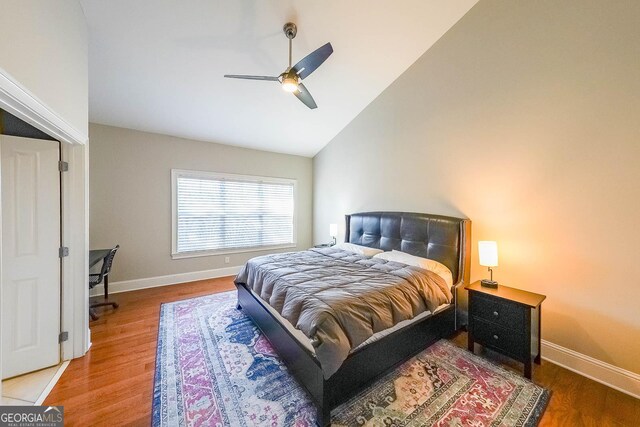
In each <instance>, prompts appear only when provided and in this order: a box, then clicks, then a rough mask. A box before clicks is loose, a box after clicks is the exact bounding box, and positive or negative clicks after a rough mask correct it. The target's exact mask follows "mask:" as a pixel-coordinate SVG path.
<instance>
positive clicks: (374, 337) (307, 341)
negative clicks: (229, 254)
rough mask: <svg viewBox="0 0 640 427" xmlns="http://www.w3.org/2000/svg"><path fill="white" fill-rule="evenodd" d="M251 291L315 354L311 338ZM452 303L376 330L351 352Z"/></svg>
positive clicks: (252, 292) (254, 294)
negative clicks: (378, 330)
mask: <svg viewBox="0 0 640 427" xmlns="http://www.w3.org/2000/svg"><path fill="white" fill-rule="evenodd" d="M249 292H251V294H252V295H253V296H254V298H256V299H257V300H258V301H260V302H261V303H263V305H264V306H265V307H266V309H267V310H268V311H269V313H271V314H272V315H273V317H274V318H275V319H276V320H277V321H278V322H280V324H281V325H282V326H284V327H285V328H286V329H287V330H288V331H289V332H290V333H291V335H293V337H294V338H295V339H296V340H298V342H300V343H301V344H302V345H303V346H304V347H305V348H306V349H307V350H309V351H310V352H311V353H313V354H315V352H316V351H315V349H314V347H313V345H312V344H311V340H310V339H309V338H308V337H307V336H306V335H305V334H304V333H303V332H302V331H301V330H300V329H296V328H294V327H293V325H292V324H291V322H289V321H288V320H287V319H285V318H284V317H282V316H281V315H280V313H278V312H277V311H276V310H275V309H274V308H273V307H271V306H270V305H269V304H267V303H266V302H265V301H264V300H263V299H262V298H260V296H259V295H258V294H257V293H255V292H254V291H252V290H251V289H249ZM450 305H451V304H442V305H440V306H438V308H436V309H435V310H434V311H433V313H431V312H430V311H428V310H427V311H423V312H422V313H420V314H419V315H417V316H416V317H414V318H413V319H408V320H403V321H402V322H400V323H397V324H396V325H394V326H393V327H391V328H387V329H384V330H382V331H380V332H376V333H375V334H373V335H372V336H371V337H370V338H369V339H368V340H366V341H364V342H363V343H362V344H360V345H359V346H357V347H356V348H354V349H353V350H351V353H353V352H355V351H357V350H360V349H361V348H363V347H365V346H367V345H369V344H371V343H374V342H376V341H378V340H380V339H382V338H384V337H386V336H387V335H389V334H392V333H393V332H395V331H398V330H400V329H402V328H404V327H406V326H409V325H411V324H413V323H416V322H419V321H420V320H422V319H424V318H425V317H429V316H431V315H432V314H435V313H439V312H440V311H442V310H444V309H445V308H447V307H449V306H450Z"/></svg>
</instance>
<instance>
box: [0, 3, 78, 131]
mask: <svg viewBox="0 0 640 427" xmlns="http://www.w3.org/2000/svg"><path fill="white" fill-rule="evenodd" d="M87 39H88V36H87V26H86V23H85V19H84V13H83V11H82V8H81V6H80V4H79V2H78V1H77V0H46V1H43V0H2V2H1V5H0V71H2V70H4V73H7V74H9V75H10V76H11V77H13V79H15V80H16V81H18V82H19V83H20V84H21V85H22V86H23V87H25V88H26V89H27V90H29V91H30V92H31V93H32V94H33V95H35V96H36V97H37V98H38V99H40V100H41V101H42V102H43V103H44V104H45V105H46V106H48V107H49V108H50V109H51V110H52V111H53V112H54V113H55V114H57V115H58V116H60V117H61V118H62V119H64V120H65V121H66V122H68V123H69V124H70V125H71V126H72V127H73V128H75V129H77V130H78V131H79V132H80V133H82V134H83V135H87V134H88V126H89V119H88V96H89V95H88V81H89V79H88V64H87V55H88V54H87V51H88V47H87Z"/></svg>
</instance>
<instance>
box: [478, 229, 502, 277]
mask: <svg viewBox="0 0 640 427" xmlns="http://www.w3.org/2000/svg"><path fill="white" fill-rule="evenodd" d="M478 254H479V255H480V265H482V266H484V267H488V268H489V274H490V275H491V276H490V279H489V280H487V279H482V281H481V282H480V284H481V285H482V286H486V287H489V288H497V287H498V282H496V281H494V280H493V269H492V268H491V267H497V266H498V244H497V243H496V242H494V241H490V240H481V241H479V242H478Z"/></svg>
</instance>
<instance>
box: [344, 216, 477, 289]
mask: <svg viewBox="0 0 640 427" xmlns="http://www.w3.org/2000/svg"><path fill="white" fill-rule="evenodd" d="M346 222H347V224H346V233H345V241H346V242H351V243H355V244H357V245H362V246H369V247H372V248H379V249H382V250H385V251H390V250H392V249H395V250H398V251H402V252H407V253H410V254H412V255H416V256H419V257H423V258H429V259H433V260H436V261H438V262H441V263H442V264H444V265H446V266H447V267H449V269H450V270H451V273H452V275H453V278H454V283H456V284H460V283H461V282H462V283H469V267H470V242H471V221H470V220H468V219H464V218H454V217H450V216H442V215H432V214H424V213H411V212H363V213H355V214H351V215H346Z"/></svg>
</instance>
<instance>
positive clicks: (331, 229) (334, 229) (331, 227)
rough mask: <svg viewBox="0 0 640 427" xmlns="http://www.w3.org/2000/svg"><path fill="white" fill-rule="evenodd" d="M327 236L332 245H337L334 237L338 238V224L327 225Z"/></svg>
mask: <svg viewBox="0 0 640 427" xmlns="http://www.w3.org/2000/svg"><path fill="white" fill-rule="evenodd" d="M329 236H331V238H332V239H333V242H331V244H332V245H335V244H336V243H337V240H336V237H337V236H338V224H329Z"/></svg>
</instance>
